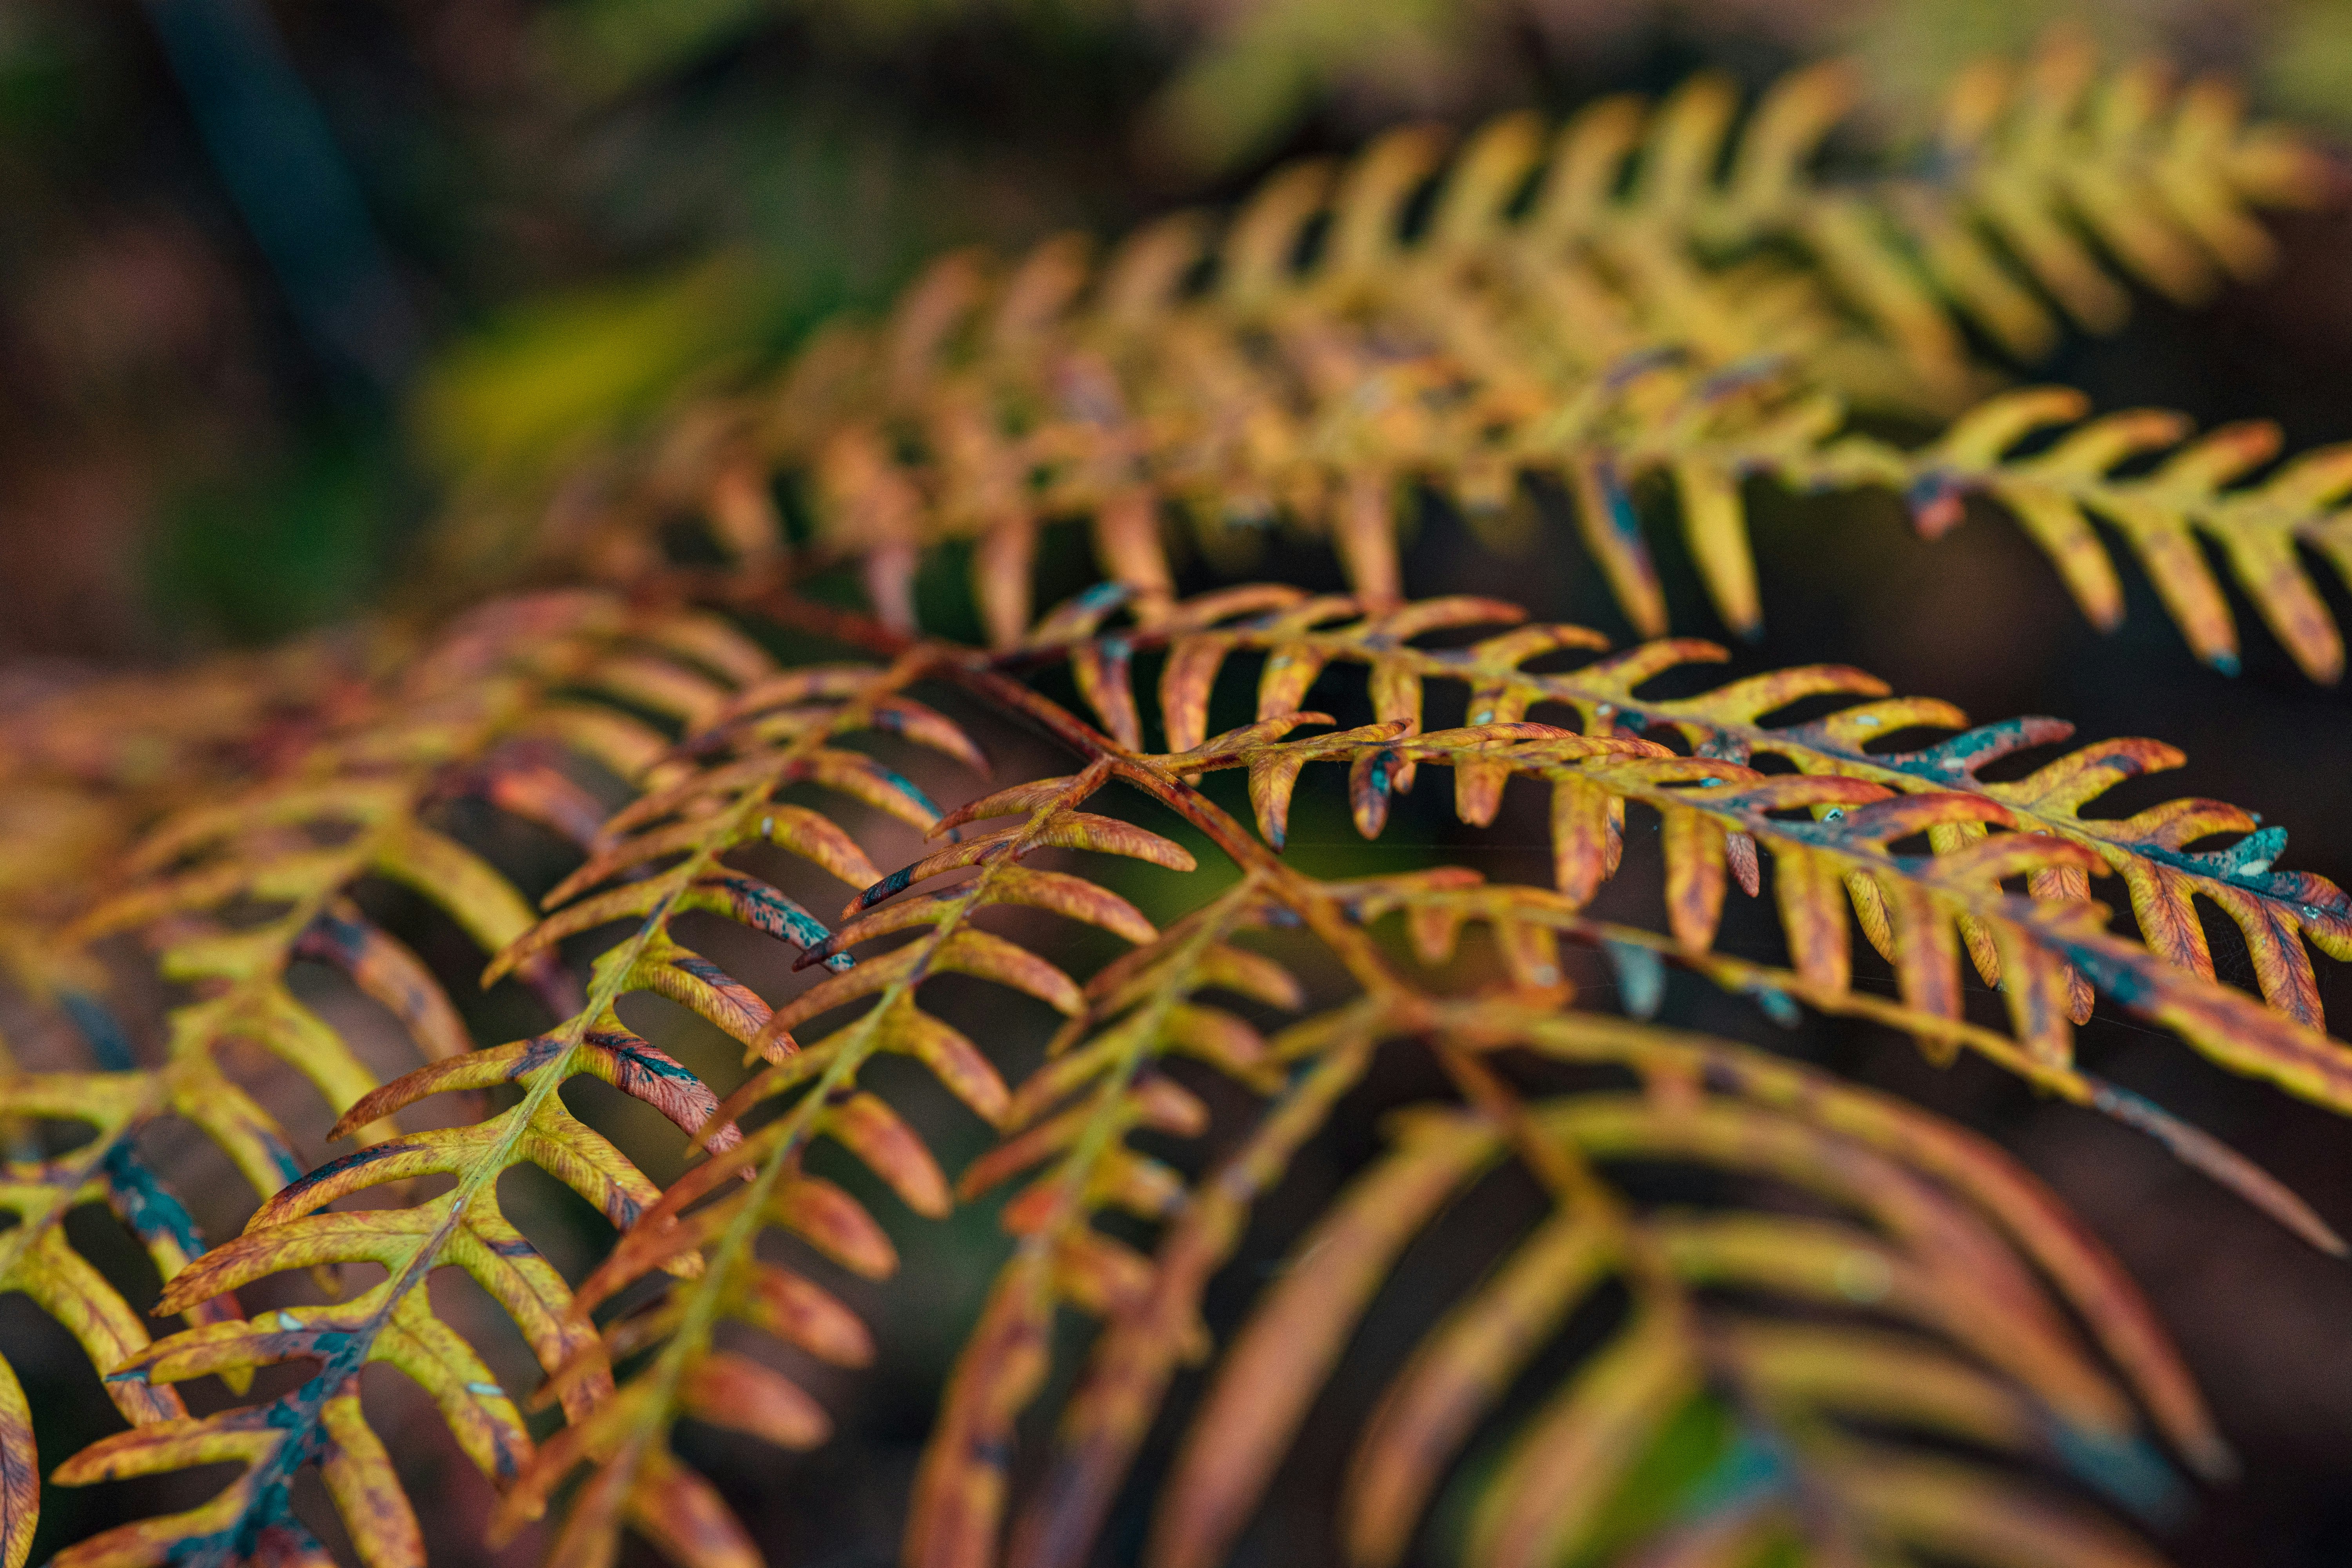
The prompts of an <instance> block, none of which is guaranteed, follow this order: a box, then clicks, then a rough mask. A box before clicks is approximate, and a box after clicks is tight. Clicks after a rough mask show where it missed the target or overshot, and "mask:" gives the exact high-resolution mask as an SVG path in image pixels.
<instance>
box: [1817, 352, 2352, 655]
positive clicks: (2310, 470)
mask: <svg viewBox="0 0 2352 1568" xmlns="http://www.w3.org/2000/svg"><path fill="white" fill-rule="evenodd" d="M2087 408H2088V405H2087V403H2086V401H2085V400H2084V398H2083V397H2082V395H2080V394H2078V393H2074V392H2071V391H2068V390H2067V389H2065V388H2063V387H2039V388H2032V389H2028V390H2024V391H2020V392H2011V393H2007V394H2004V395H2000V396H1999V397H1995V398H1992V399H1990V400H1989V401H1987V402H1985V403H1983V404H1981V405H1979V406H1978V407H1976V408H1974V409H1971V410H1970V411H1969V413H1967V414H1966V415H1964V416H1961V417H1960V418H1959V419H1958V420H1957V421H1955V422H1954V423H1953V425H1952V426H1950V428H1949V429H1948V430H1947V431H1946V432H1945V433H1944V434H1943V435H1942V436H1941V437H1938V438H1937V440H1935V441H1934V442H1932V443H1930V444H1929V445H1927V447H1921V448H1919V449H1917V450H1916V451H1910V452H1897V451H1895V449H1893V448H1891V447H1885V446H1884V445H1883V444H1880V443H1876V442H1873V441H1869V440H1866V439H1862V438H1846V439H1843V440H1840V441H1837V442H1834V443H1832V445H1831V446H1830V447H1828V448H1827V449H1826V450H1825V451H1824V452H1823V453H1822V457H1821V458H1820V459H1819V460H1820V463H1821V465H1822V466H1821V468H1820V470H1819V473H1820V475H1821V476H1822V477H1823V478H1829V479H1830V480H1831V482H1834V483H1845V484H1850V483H1855V482H1863V483H1871V482H1875V483H1878V484H1881V485H1883V486H1885V487H1886V488H1888V489H1897V490H1900V491H1901V492H1902V493H1903V494H1904V495H1905V496H1906V500H1907V501H1908V503H1909V505H1910V507H1911V509H1912V511H1913V515H1914V517H1915V519H1916V521H1917V523H1918V526H1919V529H1920V531H1922V532H1923V533H1926V534H1927V535H1928V536H1929V537H1930V538H1933V537H1935V536H1937V535H1938V534H1940V533H1942V532H1943V531H1946V530H1948V529H1949V528H1951V527H1952V526H1954V525H1955V524H1957V523H1958V521H1960V518H1961V513H1962V510H1963V503H1964V500H1965V499H1966V498H1967V497H1969V496H1971V495H1981V496H1984V497H1986V498H1987V499H1989V500H1991V501H1993V502H1995V503H1997V504H1998V505H1999V506H2000V508H2001V509H2002V510H2005V511H2007V512H2008V513H2010V515H2011V516H2012V517H2014V518H2015V519H2016V520H2017V521H2018V524H2019V526H2020V527H2021V528H2023V529H2024V530H2025V531H2026V533H2027V535H2028V536H2029V537H2031V538H2032V541H2033V542H2034V543H2035V544H2036V545H2038V546H2040V547H2041V549H2042V552H2043V553H2045V554H2046V555H2048V556H2049V557H2050V559H2051V561H2052V563H2053V564H2055V565H2056V566H2057V568H2058V571H2059V574H2060V576H2061V577H2062V578H2063V580H2064V581H2065V584H2066V590H2067V592H2068V593H2069V594H2071V595H2073V596H2074V602H2075V603H2076V604H2077V605H2080V606H2081V607H2082V610H2083V614H2084V616H2087V617H2088V618H2089V619H2090V620H2091V622H2092V624H2093V625H2095V626H2098V627H2099V628H2100V629H2101V630H2103V631H2111V630H2113V629H2114V628H2115V627H2116V626H2117V625H2119V624H2120V623H2121V621H2122V619H2123V584H2121V582H2120V581H2119V580H2118V579H2117V577H2116V571H2115V567H2114V565H2113V563H2112V562H2111V561H2110V559H2109V556H2108V552H2107V548H2106V546H2105V543H2104V542H2102V541H2101V540H2100V538H2099V535H2098V531H2097V530H2096V529H2095V528H2094V527H2093V526H2092V524H2093V521H2094V520H2096V521H2101V522H2105V523H2106V524H2107V525H2108V526H2109V527H2111V528H2113V529H2115V530H2116V531H2118V532H2120V533H2121V534H2122V535H2123V536H2124V539H2125V541H2126V542H2127V543H2128V544H2129V545H2130V547H2131V552H2132V554H2133V556H2134V557H2135V558H2136V559H2137V561H2138V562H2139V563H2140V566H2141V568H2142V569H2143V570H2145V571H2146V572H2147V575H2148V579H2149V581H2150V582H2152V583H2153V584H2155V585H2156V590H2157V594H2158V597H2159V598H2160V599H2161V600H2162V601H2163V603H2164V606H2165V609H2166V611H2167V613H2168V614H2169V615H2170V616H2172V619H2173V622H2174V624H2175V625H2177V626H2179V628H2180V630H2181V634H2182V635H2183V636H2184V637H2187V638H2188V639H2189V647H2191V648H2192V649H2193V650H2194V651H2195V652H2196V654H2197V657H2198V658H2201V659H2203V660H2204V661H2205V662H2206V663H2208V664H2210V665H2212V666H2213V667H2214V668H2217V669H2220V670H2222V671H2223V672H2225V673H2228V674H2232V675H2234V674H2235V673H2237V670H2238V665H2239V643H2238V634H2237V629H2236V626H2235V625H2234V624H2233V621H2232V617H2231V613H2230V606H2229V600H2228V597H2227V595H2225V594H2224V592H2223V590H2222V587H2221V581H2220V580H2219V579H2218V578H2217V577H2216V576H2215V575H2214V574H2213V571H2212V568H2211V567H2210V566H2209V565H2208V564H2207V563H2206V561H2205V556H2204V552H2203V551H2202V550H2200V548H2199V543H2200V539H2202V540H2210V542H2212V543H2214V544H2216V545H2218V546H2220V547H2221V552H2222V554H2223V556H2224V557H2225V558H2226V559H2227V560H2228V562H2229V564H2230V574H2231V577H2232V578H2233V579H2234V580H2235V581H2236V583H2237V584H2238V586H2239V587H2240V588H2241V589H2242V590H2243V591H2244V593H2245V595H2246V596H2247V598H2249V599H2250V600H2252V602H2253V605H2254V608H2255V609H2256V611H2257V612H2259V613H2260V615H2261V616H2262V617H2263V624H2265V625H2266V626H2269V627H2270V629H2271V633H2272V635H2273V636H2274V637H2277V638H2278V640H2279V642H2280V643H2281V644H2282V645H2283V646H2284V647H2285V648H2286V650H2287V651H2288V653H2290V654H2291V655H2292V656H2293V657H2294V661H2295V663H2296V664H2297V665H2298V666H2300V667H2301V668H2302V669H2303V671H2304V673H2305V675H2308V676H2309V677H2310V678H2311V679H2314V680H2317V681H2322V682H2326V683H2329V684H2333V683H2334V682H2335V681H2336V680H2337V679H2340V678H2341V677H2342V675H2343V673H2344V640H2343V637H2342V634H2341V633H2340V631H2339V630H2338V629H2337V627H2336V623H2335V620H2334V618H2333V617H2332V616H2330V615H2329V614H2328V611H2327V606H2326V604H2325V602H2324V601H2323V600H2322V599H2321V598H2320V595H2319V592H2318V590H2317V588H2316V587H2315V585H2314V584H2313V582H2312V579H2311V576H2310V574H2308V573H2307V572H2306V571H2305V567H2304V564H2303V563H2302V561H2301V560H2300V559H2299V558H2298V554H2297V551H2298V547H2300V548H2302V549H2305V550H2308V551H2309V552H2311V553H2312V554H2314V555H2315V556H2317V557H2318V558H2320V559H2322V560H2324V561H2326V562H2327V563H2329V564H2330V565H2332V566H2333V567H2334V569H2335V571H2336V574H2337V575H2338V576H2339V577H2341V578H2342V579H2343V580H2344V582H2345V583H2347V584H2352V510H2345V509H2344V508H2343V507H2342V506H2341V505H2340V504H2339V503H2341V502H2342V501H2343V500H2344V498H2345V495H2346V493H2347V491H2352V447H2344V446H2336V447H2321V448H2319V449H2318V450H2315V451H2312V452H2306V453H2304V454H2302V455H2301V456H2298V457H2296V458H2294V459H2292V460H2291V461H2289V462H2287V463H2285V464H2284V465H2283V466H2282V467H2280V468H2278V469H2277V470H2276V471H2275V472H2273V473H2271V474H2269V475H2267V476H2266V477H2264V478H2262V479H2258V480H2255V481H2253V482H2252V483H2247V482H2243V481H2244V480H2245V479H2246V476H2247V475H2248V474H2250V473H2252V472H2253V471H2254V470H2256V469H2258V468H2262V467H2263V465H2264V464H2266V463H2268V462H2269V461H2270V460H2271V459H2272V458H2273V457H2275V456H2276V455H2277V452H2278V449H2279V441H2280V437H2279V432H2278V430H2277V427H2276V426H2272V425H2268V424H2264V423H2262V422H2260V421H2246V422H2243V423H2240V424H2235V425H2228V426H2222V427H2221V428H2220V429H2217V430H2212V431H2209V432H2207V433H2206V434H2204V435H2202V436H2197V437H2194V438H2190V426H2189V422H2188V421H2187V420H2185V419H2184V418H2182V417H2181V416H2179V415H2177V414H2169V413H2165V412H2163V411H2161V410H2158V409H2134V410H2128V411H2126V412H2123V413H2117V414H2109V415H2104V416H2100V417H2098V418H2096V419H2093V420H2090V421H2089V422H2088V423H2086V424H2082V425H2080V426H2078V427H2076V428H2074V429H2071V430H2068V431H2067V432H2066V433H2065V434H2064V435H2063V437H2060V438H2059V439H2057V440H2056V441H2055V442H2053V443H2051V444H2049V445H2047V446H2046V447H2044V448H2042V449H2039V450H2035V451H2033V452H2032V455H2030V456H2016V455H2014V452H2015V449H2016V448H2017V447H2020V446H2021V444H2024V445H2029V446H2030V445H2032V444H2033V443H2034V442H2035V441H2036V440H2037V438H2039V437H2043V436H2046V435H2048V434H2050V433H2051V432H2052V431H2053V430H2055V429H2057V428H2059V427H2061V426H2070V425H2075V423H2076V422H2077V421H2079V420H2081V419H2083V417H2084V414H2085V412H2086V411H2087ZM2159 453H2160V454H2163V457H2164V460H2163V461H2162V462H2161V463H2159V464H2158V465H2157V466H2156V467H2155V468H2151V469H2149V470H2148V471H2147V472H2146V473H2136V474H2132V475H2129V476H2126V477H2118V476H2117V475H2116V469H2117V468H2125V467H2128V466H2131V465H2133V464H2135V463H2137V462H2138V461H2140V460H2143V459H2145V458H2150V457H2153V456H2156V455H2158V454H2159ZM1783 477H1784V478H1787V479H1790V480H1791V481H1792V482H1796V483H1803V482H1805V481H1804V479H1803V478H1802V470H1801V468H1791V469H1790V470H1786V471H1784V474H1783ZM1815 482H1819V480H1818V479H1817V480H1816V481H1815Z"/></svg>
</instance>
